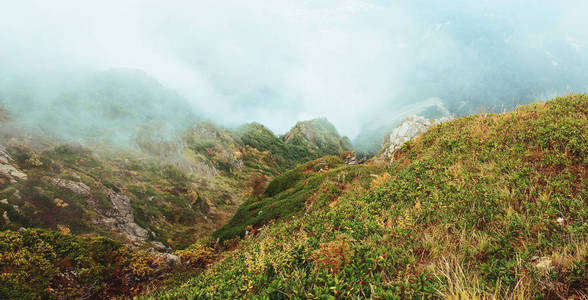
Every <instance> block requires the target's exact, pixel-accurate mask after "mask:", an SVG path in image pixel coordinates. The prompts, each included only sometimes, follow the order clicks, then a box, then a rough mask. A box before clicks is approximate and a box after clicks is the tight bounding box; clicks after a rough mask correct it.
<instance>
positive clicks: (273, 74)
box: [0, 0, 588, 138]
mask: <svg viewBox="0 0 588 300" xmlns="http://www.w3.org/2000/svg"><path fill="white" fill-rule="evenodd" d="M587 12H588V2H586V1H581V0H577V1H552V0H538V1H516V0H512V1H503V0H492V1H484V0H482V1H424V0H419V1H414V0H412V1H381V0H371V1H370V0H338V1H334V0H333V1H330V0H324V1H316V0H315V1H302V0H300V1H291V0H290V1H289V0H274V1H261V0H249V1H237V0H233V1H223V0H210V1H208V0H200V1H173V0H168V1H149V0H129V1H120V0H119V1H114V0H101V1H74V0H71V1H64V0H54V1H27V0H19V1H9V0H4V1H2V3H1V4H0V68H1V69H0V88H2V89H3V90H0V97H1V98H0V101H2V102H3V103H4V104H5V106H7V107H17V108H18V109H20V113H21V115H22V116H24V115H27V114H28V123H33V124H34V123H35V122H37V123H39V124H37V125H39V126H43V124H41V123H42V122H47V119H46V118H41V117H39V118H37V117H36V116H40V115H42V116H46V114H47V110H46V109H45V108H46V107H47V105H49V106H51V105H50V104H51V101H53V100H50V99H55V97H62V95H63V91H62V90H61V89H64V87H63V86H64V84H65V83H67V84H69V85H70V86H71V85H72V82H74V83H75V82H77V81H78V80H83V79H81V78H86V77H88V76H92V75H91V74H94V72H99V71H105V70H110V69H120V68H130V69H137V70H142V71H144V72H145V74H147V75H146V76H149V77H151V78H153V79H154V81H157V82H159V83H161V84H162V86H163V87H165V89H167V90H169V92H170V93H176V92H177V94H178V97H175V96H174V99H175V100H173V101H175V103H177V102H181V101H185V102H186V103H188V106H187V107H190V108H189V110H191V111H192V113H193V114H194V115H198V116H201V117H203V118H209V119H212V120H214V121H216V122H218V123H220V124H224V125H226V126H236V125H238V124H241V123H244V122H251V121H257V122H260V123H263V124H265V125H267V126H268V127H270V128H271V129H272V130H274V131H275V132H276V133H284V132H285V131H287V130H288V129H289V128H290V127H292V126H293V125H294V124H295V123H296V121H299V120H304V119H310V118H315V117H327V118H328V119H329V120H330V121H332V122H333V123H334V124H335V126H336V127H337V128H338V129H339V131H340V132H341V133H342V134H345V135H348V136H350V137H351V138H353V137H355V136H357V135H358V134H359V133H360V132H361V131H362V130H366V129H369V128H378V127H381V126H389V125H391V124H393V123H394V122H395V121H397V120H399V119H401V118H402V117H405V116H406V115H408V114H412V113H415V111H417V112H418V110H419V109H421V108H422V106H426V105H428V103H431V99H438V100H435V101H432V102H434V103H438V102H439V101H440V103H442V104H443V105H444V106H446V107H447V108H448V109H449V110H450V111H451V112H453V113H455V114H465V113H470V112H474V111H476V110H477V109H479V108H480V107H487V108H493V107H498V108H504V109H510V108H511V107H512V106H513V105H516V104H519V103H527V102H529V101H530V100H539V99H544V98H548V97H552V96H554V95H561V94H568V93H570V92H586V91H587V90H588V18H587V16H588V15H587V14H588V13H587ZM15 85H16V86H18V88H17V89H16V90H18V91H19V92H18V93H15V92H14V91H15V88H14V86H15ZM27 89H31V90H34V91H35V92H28V96H27V98H26V99H28V100H27V101H28V102H27V104H26V107H24V108H23V106H22V105H20V106H19V103H20V104H22V103H23V100H22V99H23V98H22V97H19V96H15V94H16V95H21V96H22V93H23V90H27ZM166 93H167V92H166ZM51 94H52V95H53V96H51V97H49V96H48V95H51ZM179 98H181V99H183V100H178V99H179ZM88 99H89V100H88V101H92V99H91V98H88ZM149 99H153V101H167V100H166V99H167V98H165V97H164V98H157V97H155V96H154V97H151V98H149ZM115 100H116V99H115ZM17 102H18V103H17ZM35 107H41V108H43V109H42V114H34V113H33V111H34V110H35ZM51 107H53V111H52V113H55V114H59V113H63V114H67V113H68V112H67V110H68V109H69V106H67V105H61V106H59V108H57V109H56V108H55V107H54V106H51ZM178 107H182V108H178ZM143 108H144V107H141V108H139V107H138V108H137V109H138V110H140V109H143ZM417 108H418V109H417ZM15 109H16V108H15ZM18 109H16V110H18ZM157 109H158V110H166V109H168V110H169V113H168V114H162V115H169V116H173V115H174V114H175V113H176V111H174V109H176V110H182V111H181V112H179V111H178V112H177V113H178V114H182V113H186V108H184V106H182V105H180V104H178V105H175V104H174V105H169V106H166V105H160V106H158V108H157ZM69 113H70V114H71V112H69ZM77 113H78V112H77V111H76V114H77ZM92 117H94V114H93V113H92V111H90V113H88V114H87V115H84V117H83V118H82V119H83V120H88V121H90V119H91V118H92ZM97 120H98V121H99V122H98V123H96V122H94V123H93V126H99V124H100V122H105V121H103V120H102V119H97ZM104 126H107V124H104ZM131 126H135V123H131ZM55 128H56V129H55V130H61V129H62V128H68V126H67V124H64V125H63V126H61V127H55ZM60 128H61V129H60ZM70 129H71V128H70Z"/></svg>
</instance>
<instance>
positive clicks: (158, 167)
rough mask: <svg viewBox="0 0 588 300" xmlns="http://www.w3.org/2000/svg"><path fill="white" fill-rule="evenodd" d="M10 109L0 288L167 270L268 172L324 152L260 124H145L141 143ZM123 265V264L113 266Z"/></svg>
mask: <svg viewBox="0 0 588 300" xmlns="http://www.w3.org/2000/svg"><path fill="white" fill-rule="evenodd" d="M12 120H13V115H11V114H10V113H7V112H4V111H2V123H1V126H2V129H3V130H2V131H1V132H0V199H2V200H1V201H0V215H2V217H1V218H0V230H2V232H3V234H2V235H0V270H2V276H3V279H6V281H3V282H4V283H5V284H2V285H0V298H3V297H8V298H15V297H16V298H19V297H23V298H30V297H33V298H35V297H42V298H55V297H59V296H60V295H61V296H62V297H81V296H82V295H84V294H85V293H89V294H90V295H97V294H100V293H103V294H102V295H103V296H102V297H106V296H113V295H119V294H121V293H122V294H128V293H130V292H131V291H133V292H137V291H139V290H140V287H141V286H143V285H145V284H146V283H148V282H149V281H150V280H153V279H155V278H160V277H166V276H168V273H169V274H171V273H170V272H168V271H169V268H170V265H169V264H172V265H173V264H175V263H176V261H179V259H180V258H179V257H177V256H173V255H170V254H169V253H170V252H173V251H175V250H177V249H182V248H185V247H186V246H188V245H190V244H192V243H194V241H198V240H201V239H205V238H206V237H207V236H208V235H209V234H210V233H211V232H213V231H214V230H215V229H218V228H219V227H220V226H222V225H224V224H226V223H227V222H228V221H229V220H230V219H231V217H232V216H233V215H234V213H235V211H236V210H237V207H238V206H239V205H240V204H241V203H243V202H244V201H245V200H246V199H249V198H252V197H253V198H254V197H257V196H258V195H259V194H261V193H263V191H264V190H265V188H266V186H267V182H268V181H269V180H271V179H272V178H274V177H275V176H277V175H279V174H280V173H281V172H283V171H285V170H287V169H288V168H291V167H295V166H296V165H297V164H299V163H303V162H305V161H307V160H311V159H316V158H318V155H319V154H317V153H316V152H314V151H315V150H316V151H317V152H318V153H323V152H325V151H326V150H324V149H322V148H320V147H318V146H317V147H315V148H313V151H307V150H306V148H305V147H304V146H301V145H291V144H287V143H285V142H284V141H283V140H281V139H280V138H279V137H277V136H276V135H275V134H273V133H272V132H271V131H270V130H268V129H267V128H265V127H264V126H262V125H259V124H248V125H244V126H242V127H241V128H239V129H236V130H229V129H226V128H223V127H221V126H218V125H216V124H214V123H212V122H200V123H197V124H195V125H194V126H192V127H190V128H189V129H187V130H185V131H176V138H174V137H166V136H162V133H161V132H160V131H158V130H156V129H154V130H151V129H150V128H148V127H143V128H141V129H140V130H138V131H137V132H138V133H137V135H136V142H137V144H136V146H134V147H131V148H121V147H119V146H118V145H117V144H116V143H114V144H112V143H109V142H102V143H95V142H92V143H90V144H86V145H82V144H77V143H71V142H68V141H64V140H61V139H58V138H56V137H52V136H45V135H39V134H38V133H36V132H35V131H29V130H28V128H27V127H26V126H25V127H19V126H18V123H17V122H12ZM37 228H38V229H42V230H36V229H37ZM105 237H107V238H109V239H107V238H105ZM110 239H112V240H110ZM17 240H18V241H20V242H18V243H16V242H15V241H17ZM97 243H98V244H99V245H101V244H100V243H106V244H107V245H111V246H112V247H113V248H112V251H114V252H115V253H119V254H117V255H120V257H119V258H117V257H112V256H110V255H111V254H109V253H104V252H102V251H103V250H104V249H102V248H100V247H102V246H100V247H98V248H95V247H97ZM68 245H69V246H68ZM111 246H107V247H111ZM15 247H16V248H15ZM47 247H48V248H47ZM129 247H130V248H129ZM20 248H22V251H20V250H18V249H20ZM45 248H47V251H48V252H43V251H41V250H42V249H45ZM59 249H61V250H59ZM143 250H149V251H150V252H152V253H147V252H143ZM39 251H41V252H39ZM15 255H16V256H15ZM87 255H90V256H91V259H90V257H88V256H87ZM104 256H106V257H104ZM16 257H18V259H21V260H19V261H18V262H17V261H15V259H16ZM74 259H76V260H77V261H76V262H75V263H73V264H70V263H67V264H66V265H62V262H63V260H65V261H70V260H74ZM88 259H89V260H88ZM95 260H96V261H95ZM121 260H122V261H121ZM28 262H31V263H33V262H34V264H40V265H39V266H35V265H31V264H29V263H28ZM119 264H120V265H126V266H127V267H125V268H126V269H124V270H119V271H116V270H117V265H119ZM80 268H82V269H83V268H89V269H90V271H89V272H98V273H95V274H94V275H92V276H96V278H97V280H98V281H100V282H102V283H101V284H105V285H108V283H109V281H112V280H115V279H113V278H112V276H114V277H116V278H117V279H116V280H122V281H121V282H117V283H116V284H115V285H114V287H112V289H106V290H105V287H104V286H98V285H93V284H91V282H90V281H88V280H89V279H88V278H87V277H86V276H87V275H88V274H86V273H84V272H81V273H80ZM180 269H183V268H180ZM100 270H103V271H100ZM112 272H120V273H116V274H113V273H112ZM174 272H175V271H174ZM172 273H173V272H172ZM68 274H69V275H68ZM90 277H91V276H90ZM30 280H34V281H35V283H33V284H31V285H27V284H26V283H27V282H28V281H30ZM46 288H47V289H51V290H53V291H54V292H50V293H47V291H46V290H45V289H46ZM66 288H67V291H66V290H64V289H66ZM25 295H26V296H25Z"/></svg>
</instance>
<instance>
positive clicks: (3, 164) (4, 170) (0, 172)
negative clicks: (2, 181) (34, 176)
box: [0, 145, 27, 182]
mask: <svg viewBox="0 0 588 300" xmlns="http://www.w3.org/2000/svg"><path fill="white" fill-rule="evenodd" d="M11 162H12V157H10V154H8V152H7V151H6V148H4V146H2V145H0V176H4V177H7V178H8V179H10V181H12V182H15V181H17V180H26V179H27V174H25V173H23V172H22V171H20V170H18V169H17V168H15V167H14V166H13V165H12V164H11Z"/></svg>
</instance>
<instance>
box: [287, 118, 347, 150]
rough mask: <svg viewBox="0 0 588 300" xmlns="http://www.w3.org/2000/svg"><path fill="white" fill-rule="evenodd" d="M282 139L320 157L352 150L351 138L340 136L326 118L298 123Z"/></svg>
mask: <svg viewBox="0 0 588 300" xmlns="http://www.w3.org/2000/svg"><path fill="white" fill-rule="evenodd" d="M282 139H283V140H284V141H285V142H286V143H287V144H289V145H294V146H298V147H304V148H305V149H307V151H310V152H311V153H313V154H315V155H318V156H319V157H320V156H325V155H337V154H339V153H341V152H344V151H349V150H351V149H352V146H351V141H350V140H349V138H347V137H341V136H339V133H338V132H337V129H336V128H335V126H333V124H331V123H330V122H329V121H328V120H327V119H325V118H320V119H313V120H309V121H302V122H298V123H297V124H296V126H294V128H292V129H291V130H290V131H288V132H287V133H286V134H285V135H284V136H283V137H282Z"/></svg>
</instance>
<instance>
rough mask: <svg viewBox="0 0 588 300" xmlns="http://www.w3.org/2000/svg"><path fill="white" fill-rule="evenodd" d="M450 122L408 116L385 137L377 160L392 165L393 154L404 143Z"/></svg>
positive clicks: (442, 119)
mask: <svg viewBox="0 0 588 300" xmlns="http://www.w3.org/2000/svg"><path fill="white" fill-rule="evenodd" d="M448 120H450V119H449V118H441V119H436V120H429V119H426V118H424V117H421V116H416V115H413V116H409V117H408V118H406V119H404V120H402V121H401V122H400V123H398V125H396V126H395V127H394V128H393V129H392V131H390V133H388V134H387V135H386V139H385V140H384V141H383V142H382V146H383V147H384V151H383V152H382V153H381V154H380V155H379V157H378V158H379V160H384V161H387V162H390V163H392V162H393V160H394V152H396V150H398V149H400V147H402V145H404V143H406V142H408V141H410V140H411V139H413V138H415V137H417V136H418V135H421V134H423V133H424V132H426V131H427V130H428V129H429V128H431V127H432V126H433V125H437V124H440V123H442V122H445V121H448Z"/></svg>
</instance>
